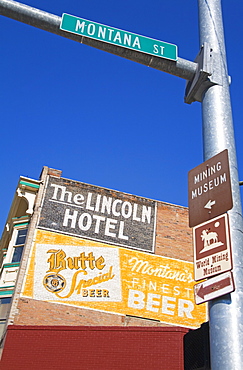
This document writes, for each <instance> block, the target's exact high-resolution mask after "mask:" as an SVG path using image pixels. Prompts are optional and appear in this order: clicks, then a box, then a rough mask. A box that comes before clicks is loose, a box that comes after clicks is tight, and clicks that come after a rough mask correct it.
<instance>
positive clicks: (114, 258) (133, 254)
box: [21, 230, 207, 328]
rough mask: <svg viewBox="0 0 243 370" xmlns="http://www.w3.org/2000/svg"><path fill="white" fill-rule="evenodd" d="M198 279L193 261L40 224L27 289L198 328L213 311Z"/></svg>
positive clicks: (56, 299) (29, 293)
mask: <svg viewBox="0 0 243 370" xmlns="http://www.w3.org/2000/svg"><path fill="white" fill-rule="evenodd" d="M194 284H195V283H194V280H193V264H192V263H191V262H187V261H181V260H176V259H173V258H167V257H162V256H158V255H154V254H150V253H144V252H140V251H136V250H131V249H128V248H122V247H118V246H111V245H108V244H104V243H99V242H95V241H93V240H87V239H81V238H75V237H72V236H69V235H64V234H60V233H54V232H50V231H46V230H38V231H37V234H36V238H35V243H34V244H33V249H32V253H31V256H30V260H29V265H28V269H27V272H26V279H25V284H24V286H23V290H22V293H21V294H22V296H23V297H29V298H32V299H35V300H41V301H47V302H49V303H59V304H64V305H69V306H70V305H71V306H74V307H79V308H80V307H82V308H86V309H89V310H96V311H102V312H104V311H105V312H110V313H115V314H119V315H132V316H137V317H143V318H147V319H154V320H159V321H160V322H164V323H167V324H172V325H180V326H184V327H190V328H197V327H199V326H200V325H201V324H202V323H203V322H205V321H206V320H207V315H206V306H205V305H204V304H203V305H200V306H197V305H196V304H195V302H194V296H193V286H194ZM89 312H91V311H89Z"/></svg>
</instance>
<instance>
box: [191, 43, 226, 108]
mask: <svg viewBox="0 0 243 370" xmlns="http://www.w3.org/2000/svg"><path fill="white" fill-rule="evenodd" d="M195 63H197V66H198V67H197V72H196V74H195V75H194V78H193V79H192V80H190V81H188V82H187V84H186V91H185V98H184V101H185V103H187V104H191V103H193V102H195V101H198V102H202V99H203V94H204V92H205V91H206V90H208V89H209V87H211V86H213V85H221V82H219V81H215V79H214V78H213V51H212V49H211V48H210V47H209V44H208V43H207V42H204V43H203V45H202V47H201V49H200V51H199V53H198V55H197V57H196V59H195Z"/></svg>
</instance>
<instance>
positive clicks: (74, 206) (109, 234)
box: [39, 177, 156, 252]
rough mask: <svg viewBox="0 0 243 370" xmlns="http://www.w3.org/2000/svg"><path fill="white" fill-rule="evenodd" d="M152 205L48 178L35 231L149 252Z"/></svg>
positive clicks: (93, 188)
mask: <svg viewBox="0 0 243 370" xmlns="http://www.w3.org/2000/svg"><path fill="white" fill-rule="evenodd" d="M155 208H156V202H155V201H151V200H149V199H145V198H140V197H136V196H133V195H128V194H124V193H120V192H117V191H113V190H108V189H104V188H100V187H96V186H92V185H88V184H84V183H79V182H75V181H71V180H67V179H63V178H55V177H50V178H49V181H48V185H47V188H46V193H45V197H44V203H43V207H42V212H41V217H40V222H39V227H41V228H44V229H47V230H53V231H58V232H61V233H64V234H69V235H74V236H80V237H84V238H88V239H94V240H98V241H105V242H108V243H111V244H117V245H122V246H127V247H131V248H136V249H141V250H145V251H148V252H153V246H154V235H155V232H154V229H155Z"/></svg>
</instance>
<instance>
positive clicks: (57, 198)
mask: <svg viewBox="0 0 243 370" xmlns="http://www.w3.org/2000/svg"><path fill="white" fill-rule="evenodd" d="M192 259H193V256H192V241H191V230H190V229H189V227H188V210H187V208H185V207H181V206H177V205H173V204H169V203H165V202H158V201H154V200H151V199H146V198H142V197H138V196H135V195H130V194H125V193H122V192H117V191H114V190H109V189H104V188H101V187H97V186H93V185H89V184H84V183H81V182H78V181H74V180H69V179H65V178H63V177H62V176H61V171H58V170H53V169H50V168H48V167H44V168H43V171H42V173H41V176H40V179H39V180H33V179H30V178H26V177H20V179H19V182H18V186H17V190H16V193H15V196H14V199H13V202H12V206H11V209H10V212H9V216H8V219H7V222H6V226H5V228H4V231H3V235H2V239H1V266H2V267H1V276H0V297H1V305H0V314H1V317H0V319H1V321H0V324H1V326H0V327H1V336H2V340H1V346H2V349H3V353H2V360H1V362H0V364H2V366H3V368H8V369H14V368H15V366H18V368H19V369H22V368H23V369H28V368H30V369H32V368H35V369H44V368H51V367H48V366H49V365H48V364H49V362H50V361H51V359H52V356H53V353H60V356H57V357H56V358H55V364H56V365H57V366H58V368H60V369H62V368H63V369H64V368H67V367H68V366H69V368H70V369H114V368H116V369H155V368H156V369H158V368H161V369H172V370H174V369H175V370H176V369H183V368H184V349H183V348H184V344H183V343H184V337H185V334H186V333H187V332H188V331H190V329H197V328H200V326H201V324H202V323H204V322H205V321H206V320H207V313H206V306H205V304H203V305H200V306H196V305H195V302H194V297H193V285H194V280H193V265H192ZM195 332H197V330H195ZM57 358H58V359H57ZM195 366H196V365H195ZM191 368H195V369H196V368H199V367H191Z"/></svg>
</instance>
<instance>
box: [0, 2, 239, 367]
mask: <svg viewBox="0 0 243 370" xmlns="http://www.w3.org/2000/svg"><path fill="white" fill-rule="evenodd" d="M198 7H199V28H200V44H201V50H200V52H199V54H198V56H197V58H196V60H195V62H191V61H188V60H185V59H182V58H178V59H177V61H171V60H166V59H163V58H159V57H156V56H151V55H148V54H146V53H139V52H137V51H133V50H129V49H126V48H124V47H120V46H116V45H111V44H107V43H105V42H102V41H97V40H92V39H91V38H88V37H85V36H79V35H75V34H72V33H68V32H65V31H63V30H61V29H60V25H61V17H59V16H56V15H54V14H49V13H47V12H44V11H41V10H39V9H35V8H32V7H30V6H27V5H24V4H22V3H17V2H15V1H12V0H0V14H1V15H4V16H6V17H9V18H12V19H15V20H18V21H20V22H23V23H26V24H29V25H31V26H34V27H37V28H40V29H43V30H46V31H48V32H51V33H55V34H57V35H59V36H62V37H66V38H69V39H72V40H74V41H77V42H80V43H84V44H86V45H89V46H92V47H95V48H97V49H101V50H104V51H107V52H109V53H112V54H116V55H119V56H121V57H124V58H127V59H130V60H133V61H135V62H137V63H141V64H144V65H147V66H149V67H152V68H156V69H158V70H160V71H163V72H166V73H170V74H173V75H175V76H178V77H180V78H184V79H185V80H188V83H187V88H186V94H185V102H186V103H189V104H190V103H192V102H194V101H199V102H201V103H202V119H203V142H204V160H208V159H209V158H211V157H213V156H215V155H216V154H218V153H220V152H222V151H223V150H225V149H227V150H228V153H229V166H230V176H231V187H232V196H233V208H232V209H231V210H230V211H229V212H228V213H229V220H230V234H231V244H232V258H233V276H234V281H235V291H234V292H233V293H230V294H227V295H225V296H221V297H219V298H217V299H213V300H212V301H210V302H209V324H210V325H209V326H210V351H211V368H212V370H224V369H225V370H226V369H227V370H238V369H241V368H242V364H243V320H242V317H243V313H242V309H243V221H242V209H241V200H240V188H239V179H238V169H237V161H236V149H235V140H234V130H233V119H232V112H231V102H230V94H229V84H230V81H229V76H228V71H227V62H226V52H225V43H224V29H223V21H222V10H221V0H198ZM241 185H242V184H241Z"/></svg>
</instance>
